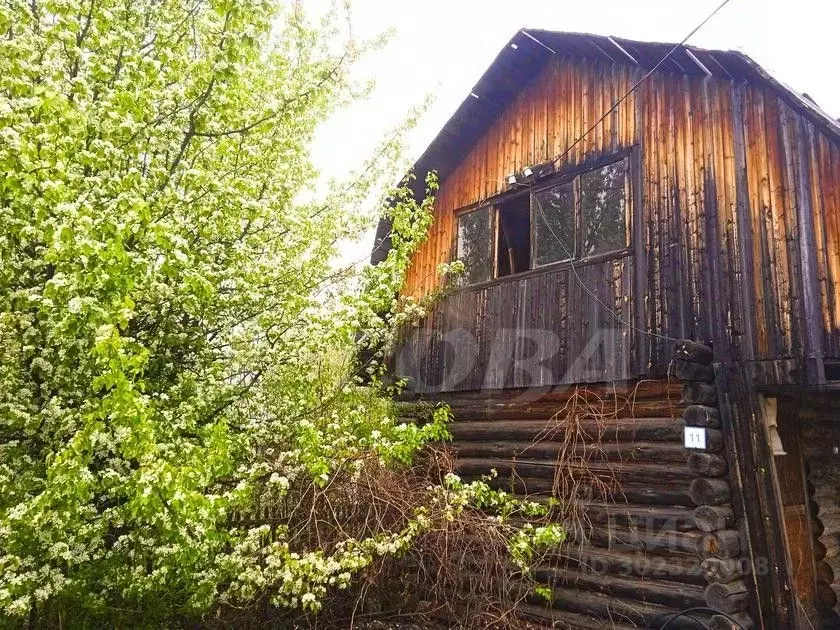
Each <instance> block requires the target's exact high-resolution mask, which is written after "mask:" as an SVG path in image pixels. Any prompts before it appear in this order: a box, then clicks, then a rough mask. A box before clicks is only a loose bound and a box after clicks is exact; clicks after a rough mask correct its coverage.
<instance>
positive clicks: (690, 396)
mask: <svg viewBox="0 0 840 630" xmlns="http://www.w3.org/2000/svg"><path fill="white" fill-rule="evenodd" d="M682 400H683V402H684V403H685V404H686V405H707V406H714V405H715V404H717V390H716V389H715V387H714V385H708V384H706V383H699V382H694V381H689V382H687V383H685V384H684V385H683V393H682Z"/></svg>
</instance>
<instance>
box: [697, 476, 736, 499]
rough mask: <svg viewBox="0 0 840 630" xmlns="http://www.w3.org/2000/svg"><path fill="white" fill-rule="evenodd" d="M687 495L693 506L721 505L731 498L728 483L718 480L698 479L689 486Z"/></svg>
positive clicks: (724, 480)
mask: <svg viewBox="0 0 840 630" xmlns="http://www.w3.org/2000/svg"><path fill="white" fill-rule="evenodd" d="M689 495H690V496H691V500H692V501H694V504H695V505H721V504H722V503H728V502H729V500H730V498H731V492H730V489H729V481H727V480H726V479H719V478H706V477H698V478H697V479H695V480H694V481H692V482H691V486H689Z"/></svg>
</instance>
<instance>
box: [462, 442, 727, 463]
mask: <svg viewBox="0 0 840 630" xmlns="http://www.w3.org/2000/svg"><path fill="white" fill-rule="evenodd" d="M712 446H714V445H712ZM453 449H454V450H455V452H456V453H457V454H458V456H460V457H504V458H506V457H517V458H519V457H527V458H529V459H537V458H542V459H545V460H547V461H554V460H555V459H556V458H557V454H558V453H559V452H560V451H561V450H562V449H563V444H562V443H560V442H518V441H507V440H458V441H456V442H455V443H454V445H453ZM572 454H573V455H575V456H576V457H581V458H589V459H592V458H593V448H592V445H589V444H578V445H577V447H576V448H575V449H573V451H572ZM598 458H599V459H600V461H609V462H613V461H615V462H621V461H634V462H649V463H659V464H665V463H671V464H679V465H685V463H686V461H687V459H688V452H687V451H686V449H685V447H684V446H683V445H682V443H677V442H622V443H620V444H615V443H602V444H600V445H599V446H598Z"/></svg>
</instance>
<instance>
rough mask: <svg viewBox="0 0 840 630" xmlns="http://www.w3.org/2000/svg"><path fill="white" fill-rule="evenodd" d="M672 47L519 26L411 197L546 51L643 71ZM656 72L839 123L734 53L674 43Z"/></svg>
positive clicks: (535, 69) (839, 134)
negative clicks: (754, 93)
mask: <svg viewBox="0 0 840 630" xmlns="http://www.w3.org/2000/svg"><path fill="white" fill-rule="evenodd" d="M674 46H675V44H668V43H656V42H640V41H635V40H631V39H623V38H618V37H608V36H603V35H591V34H587V33H567V32H561V31H546V30H540V29H524V28H523V29H520V30H519V31H517V32H516V34H515V35H514V36H513V37H512V38H511V39H510V40H509V41H508V43H507V44H506V45H505V46H504V47H503V48H502V50H501V51H500V52H499V54H498V55H496V58H495V59H494V60H493V63H491V64H490V67H488V68H487V70H486V71H485V72H484V74H483V75H482V76H481V78H480V79H479V80H478V82H477V83H476V84H475V86H474V87H473V88H472V89H471V90H470V91H469V92H468V94H467V97H466V98H465V99H464V101H463V102H462V103H461V105H460V106H459V107H458V109H456V110H455V113H454V114H453V115H452V117H451V118H450V119H449V120H448V121H447V122H446V124H445V125H444V126H443V128H442V129H441V130H440V132H439V133H438V135H437V136H436V137H435V139H434V140H432V143H431V144H430V145H429V146H428V147H427V148H426V150H425V151H424V152H423V154H422V155H421V156H420V158H419V159H418V160H417V161H416V162H415V163H414V167H413V171H414V173H415V174H416V175H417V179H416V180H415V181H414V183H413V184H412V187H413V189H414V192H415V194H416V196H417V197H418V199H419V198H421V197H422V195H423V194H424V180H425V175H426V173H427V172H429V171H432V170H435V171H437V172H438V175H439V177H440V179H441V181H442V180H443V179H445V178H446V176H447V175H449V174H450V173H451V172H452V171H453V170H454V169H455V167H456V166H457V165H458V164H459V163H460V162H461V160H463V158H464V157H465V156H466V154H467V153H468V151H469V150H470V149H471V148H472V146H473V145H474V144H475V142H477V141H478V140H479V138H481V136H482V135H483V134H484V133H485V132H486V131H487V130H488V128H489V127H490V125H492V124H493V122H494V121H495V120H496V118H497V117H498V116H499V115H500V114H501V113H502V112H503V111H504V110H505V109H506V108H507V107H508V106H509V105H510V104H511V102H512V101H513V100H514V99H515V98H516V96H517V95H518V94H519V93H520V92H521V91H522V89H524V88H525V86H526V85H527V84H528V83H530V82H531V80H533V79H534V77H535V76H536V75H537V74H538V73H539V72H540V71H541V70H542V69H543V68H544V67H545V65H546V64H547V63H548V61H549V59H551V58H552V57H553V56H555V55H563V56H565V57H571V58H582V59H592V60H601V61H609V62H614V63H621V64H628V65H633V66H638V67H639V68H640V69H641V70H642V71H647V70H650V69H652V68H654V67H655V66H656V65H657V64H658V63H660V61H661V60H662V59H663V58H664V57H665V56H666V55H668V53H669V51H671V49H673V48H674ZM659 71H661V72H672V73H680V74H686V75H698V76H703V75H705V76H716V77H719V78H723V79H731V80H738V81H746V82H750V83H759V84H764V85H766V86H767V87H769V88H770V89H772V90H774V91H775V92H776V93H777V94H778V95H779V96H780V97H781V98H782V99H784V100H785V101H786V102H787V103H788V104H789V105H790V106H791V107H793V108H795V109H796V110H798V111H800V112H802V113H803V114H804V115H805V116H806V117H807V118H808V119H810V120H811V121H813V122H814V124H815V125H817V126H818V127H819V128H820V129H822V130H823V131H825V132H826V133H828V134H830V135H831V136H833V137H835V138H836V139H837V140H838V141H840V123H838V122H837V121H836V120H834V119H833V118H832V117H831V116H829V115H828V114H827V113H826V112H824V111H823V110H822V109H820V108H819V107H818V106H817V105H816V104H815V103H814V102H813V101H812V100H810V99H809V98H806V97H803V96H802V95H801V94H799V93H797V92H796V91H795V90H793V89H791V88H790V87H788V86H786V85H784V84H783V83H781V82H780V81H778V80H776V79H774V78H773V77H772V76H770V74H769V73H768V72H767V71H766V70H764V69H763V68H762V67H761V66H759V65H758V64H757V63H756V62H755V61H753V60H752V59H750V58H749V57H748V56H747V55H745V54H743V53H741V52H738V51H732V50H726V51H724V50H706V49H703V48H696V47H694V46H682V45H681V46H677V48H676V50H674V52H673V53H671V55H670V56H669V57H668V59H667V60H666V61H665V62H664V63H663V64H662V65H661V66H660V68H659ZM388 231H389V230H388V226H387V225H384V224H383V223H380V225H379V227H378V229H377V234H376V238H375V241H374V250H373V252H372V255H371V262H373V263H376V262H378V261H379V260H381V259H382V258H384V256H385V255H386V254H387V250H388V249H389V248H390V243H388V242H387V238H386V237H387V234H388ZM383 239H384V240H383Z"/></svg>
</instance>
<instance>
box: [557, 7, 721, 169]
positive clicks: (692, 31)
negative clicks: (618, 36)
mask: <svg viewBox="0 0 840 630" xmlns="http://www.w3.org/2000/svg"><path fill="white" fill-rule="evenodd" d="M730 2H731V0H723V2H721V3H720V4H719V5H718V6H717V7H716V8H715V10H714V11H712V12H711V13H709V15H707V16H706V18H705V19H704V20H703V21H702V22H700V24H698V25H697V26H695V27H694V28H693V29H692V30H691V32H690V33H689V34H688V35H686V36H685V37H683V39H682V41H681V42H680V43H678V44H674V46H673V47H672V48H671V50H669V51H668V52H667V53H666V54H665V56H664V57H662V59H660V60H659V62H658V63H657V64H656V65H655V66H653V68H651V69H650V70H648V72H647V74H645V75H644V76H643V77H642V78H641V79H639V80H638V81H636V82H635V83H634V84H633V85H632V87H631V88H630V89H629V90H627V92H626V93H625V94H624V96H622V97H621V98H620V99H618V100H617V101H616V102H615V103H613V105H612V107H610V108H609V109H608V110H607V111H606V112H605V113H604V115H603V116H601V117H600V118H599V119H598V120H596V121H595V123H594V124H593V125H592V126H591V127H590V128H589V129H587V130H586V131H584V132H583V134H582V135H581V136H579V137H578V138H577V139H576V140H575V141H574V142H573V143H572V144H571V145H569V147H568V148H567V149H566V150H565V151H563V153H561V154H560V155H558V156H557V157H555V158H553V159H552V160H551V161H552V163H554V164H556V163H557V162H558V161H559V160H560V159H562V158H564V157H566V156H567V155H568V154H569V152H570V151H571V150H572V149H574V148H575V147H576V146H577V145H578V143H580V141H581V140H583V139H584V138H586V136H588V135H589V134H590V133H592V132H593V131H594V130H595V129H597V127H598V125H600V124H601V123H602V122H604V120H606V118H607V116H609V115H610V114H611V113H612V112H613V111H614V110H615V108H616V107H618V106H619V105H621V104H622V103H623V102H624V101H626V100H627V98H628V97H629V96H630V95H631V94H633V92H635V91H636V89H637V88H638V87H639V86H640V85H641V84H642V83H644V82H645V81H646V80H647V79H648V78H649V77H650V76H651V75H652V74H653V73H654V72H656V71H657V70H659V68H661V67H662V64H664V63H665V62H666V61H668V59H669V58H670V57H671V55H673V54H674V53H675V52H676V51H677V50H678V49H679V48H680V47H682V46H684V45H685V43H686V42H687V41H688V40H689V39H690V38H691V37H692V36H693V35H694V34H695V33H696V32H697V31H699V30H700V29H701V28H703V27H704V26H705V25H706V23H707V22H708V21H709V20H711V19H712V18H713V17H714V16H715V15H717V14H718V12H719V11H720V10H721V9H723V7H725V6H726V5H727V4H729V3H730ZM555 54H556V53H555Z"/></svg>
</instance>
